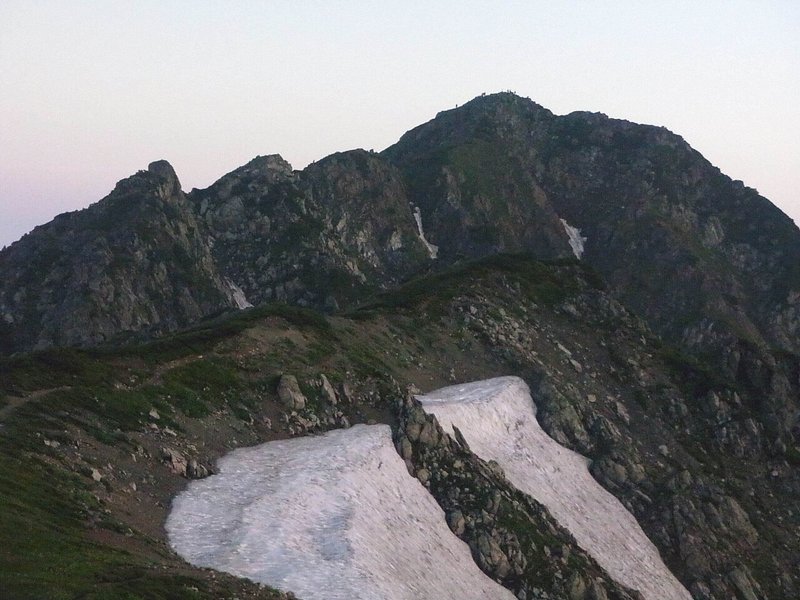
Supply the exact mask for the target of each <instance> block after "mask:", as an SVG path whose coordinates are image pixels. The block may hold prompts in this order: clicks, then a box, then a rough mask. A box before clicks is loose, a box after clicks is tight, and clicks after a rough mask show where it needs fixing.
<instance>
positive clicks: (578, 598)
mask: <svg viewBox="0 0 800 600" xmlns="http://www.w3.org/2000/svg"><path fill="white" fill-rule="evenodd" d="M567 590H568V593H569V600H585V598H586V590H587V587H586V581H584V579H583V577H581V575H580V573H577V572H573V573H572V574H571V575H570V577H569V581H568V582H567Z"/></svg>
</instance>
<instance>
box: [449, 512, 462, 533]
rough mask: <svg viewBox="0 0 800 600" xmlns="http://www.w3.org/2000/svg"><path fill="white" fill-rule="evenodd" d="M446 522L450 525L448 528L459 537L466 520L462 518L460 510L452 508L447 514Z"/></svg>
mask: <svg viewBox="0 0 800 600" xmlns="http://www.w3.org/2000/svg"><path fill="white" fill-rule="evenodd" d="M447 524H448V526H449V527H450V530H451V531H452V532H453V533H454V534H456V535H457V536H459V537H461V536H462V535H464V530H465V529H466V521H465V520H464V515H463V514H462V512H461V511H460V510H454V511H452V512H450V513H448V514H447Z"/></svg>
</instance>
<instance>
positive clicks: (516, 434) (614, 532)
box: [419, 223, 691, 600]
mask: <svg viewBox="0 0 800 600" xmlns="http://www.w3.org/2000/svg"><path fill="white" fill-rule="evenodd" d="M564 225H565V226H566V227H568V225H566V223H565V224H564ZM575 231H577V230H575ZM576 254H577V252H576ZM419 400H420V401H421V402H422V405H423V407H424V409H425V410H426V411H427V412H429V413H432V414H434V415H436V418H437V419H438V420H439V422H440V423H441V424H442V427H444V428H445V429H448V428H451V427H452V426H453V425H455V426H456V427H458V428H459V429H460V430H461V433H462V434H463V435H464V438H465V439H466V441H467V443H468V444H469V446H470V448H471V449H472V451H473V452H474V453H475V454H477V455H478V456H480V457H481V458H483V459H484V460H496V461H497V462H498V463H499V464H500V465H501V466H502V467H503V469H504V470H505V473H506V477H508V480H509V481H510V482H511V483H513V484H514V485H515V486H516V487H517V488H519V489H520V490H522V491H523V492H525V493H527V494H529V495H531V496H532V497H534V498H535V499H536V500H538V501H539V502H541V503H542V504H544V505H545V506H546V507H547V508H548V509H549V510H550V513H551V514H552V515H553V517H554V518H555V519H556V520H557V521H558V522H559V523H560V524H561V525H562V526H563V527H565V528H566V529H568V530H569V531H570V532H571V533H572V534H573V536H574V537H575V539H576V541H577V542H578V544H579V545H580V546H581V548H583V549H584V550H586V551H587V552H588V553H589V554H591V555H592V557H594V559H595V560H596V561H597V562H598V564H600V566H601V567H603V568H604V569H605V570H606V571H607V572H608V574H609V575H611V577H613V578H614V579H615V580H616V581H618V582H619V583H622V584H623V585H626V586H628V587H630V588H633V589H635V590H639V591H640V592H641V593H642V594H643V596H644V597H645V599H646V600H691V595H690V594H689V592H687V591H686V589H685V588H684V587H683V586H681V584H680V583H679V582H678V580H677V579H675V577H674V576H673V575H672V573H670V571H669V570H668V569H667V567H666V566H665V565H664V563H663V562H662V560H661V557H660V556H659V554H658V550H657V549H656V547H655V546H654V545H653V544H652V542H650V540H649V539H648V538H647V536H646V535H645V534H644V532H643V531H642V530H641V528H640V527H639V524H638V523H637V522H636V519H635V518H634V517H633V515H631V514H630V513H629V512H628V511H627V510H626V509H625V507H624V506H623V505H622V504H621V503H620V502H619V501H618V500H617V499H616V498H615V497H614V496H612V495H611V494H609V493H608V492H607V491H605V490H604V489H603V488H602V487H600V485H599V484H598V483H597V482H596V481H595V480H594V479H593V478H592V476H591V475H590V473H589V469H588V468H587V464H588V460H587V459H586V458H585V457H583V456H581V455H580V454H577V453H575V452H572V451H571V450H568V449H567V448H564V447H563V446H561V445H560V444H559V443H558V442H556V441H555V440H553V439H552V438H550V437H549V436H548V435H547V434H546V433H545V432H544V431H543V430H542V429H541V427H539V423H538V422H537V421H536V407H535V405H534V403H533V400H532V399H531V395H530V390H529V389H528V386H527V385H526V384H525V382H524V381H522V380H521V379H519V378H517V377H500V378H497V379H489V380H487V381H479V382H476V383H470V384H465V385H456V386H451V387H446V388H443V389H441V390H437V391H435V392H431V393H429V394H427V395H425V396H420V397H419Z"/></svg>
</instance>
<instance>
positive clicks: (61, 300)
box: [0, 161, 233, 349]
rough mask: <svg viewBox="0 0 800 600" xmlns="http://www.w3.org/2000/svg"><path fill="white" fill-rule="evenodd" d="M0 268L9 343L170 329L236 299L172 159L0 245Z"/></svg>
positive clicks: (0, 312) (0, 305) (81, 341)
mask: <svg viewBox="0 0 800 600" xmlns="http://www.w3.org/2000/svg"><path fill="white" fill-rule="evenodd" d="M0 273H2V275H1V276H0V279H2V284H0V320H2V321H3V322H4V325H5V326H6V329H5V331H4V332H3V331H0V338H3V339H0V346H3V345H5V346H6V348H7V349H21V348H27V349H30V348H45V347H49V346H53V345H67V346H70V345H87V344H97V343H100V342H104V341H107V340H110V339H112V338H114V337H115V336H117V335H118V334H120V333H121V332H126V331H141V330H152V331H155V332H157V331H169V330H174V329H177V328H178V327H183V326H186V325H188V324H190V323H193V322H195V321H197V320H199V319H200V318H202V317H204V316H207V315H209V314H211V313H214V312H218V311H220V310H223V309H225V308H228V307H231V306H233V303H232V299H231V295H230V291H229V289H228V287H227V286H226V285H225V283H224V282H223V280H222V278H221V277H220V275H219V273H218V270H217V267H216V265H215V263H214V260H213V258H212V256H211V252H210V250H209V247H208V245H207V243H206V239H205V236H204V235H203V234H202V230H201V227H200V225H199V222H198V220H197V219H196V217H195V215H194V213H193V211H192V210H191V206H190V205H189V203H188V202H187V200H186V197H185V196H184V195H183V193H182V192H181V191H180V183H179V182H178V178H177V177H176V176H175V172H174V171H173V170H172V167H171V166H170V165H169V164H168V163H167V162H165V161H158V162H155V163H152V164H151V165H150V167H149V169H148V170H147V171H140V172H139V173H137V174H136V175H133V176H132V177H129V178H128V179H125V180H123V181H120V182H119V183H118V184H117V186H116V187H115V188H114V191H112V192H111V194H109V195H108V196H107V197H106V198H104V199H103V200H101V201H100V202H98V203H96V204H94V205H92V206H90V207H89V208H87V209H86V210H84V211H78V212H74V213H66V214H63V215H60V216H58V217H56V219H54V220H53V221H52V222H51V223H49V224H47V225H43V226H41V227H37V228H36V229H34V230H33V231H32V232H31V233H29V234H28V235H26V236H25V237H24V238H23V239H22V240H20V241H19V242H17V243H15V244H12V245H11V246H10V247H9V248H7V249H6V250H5V251H3V252H2V253H0ZM3 333H5V336H3Z"/></svg>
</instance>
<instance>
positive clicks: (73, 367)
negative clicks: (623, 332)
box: [0, 256, 749, 598]
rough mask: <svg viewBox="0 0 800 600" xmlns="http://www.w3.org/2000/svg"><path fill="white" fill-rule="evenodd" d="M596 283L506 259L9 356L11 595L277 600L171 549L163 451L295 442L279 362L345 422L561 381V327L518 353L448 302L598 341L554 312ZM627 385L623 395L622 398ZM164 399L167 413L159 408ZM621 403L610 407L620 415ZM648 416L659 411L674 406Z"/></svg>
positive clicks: (7, 558)
mask: <svg viewBox="0 0 800 600" xmlns="http://www.w3.org/2000/svg"><path fill="white" fill-rule="evenodd" d="M578 280H582V281H583V283H582V284H580V285H578V284H577V283H576V282H577V281H578ZM587 285H588V286H589V287H590V288H597V287H600V286H601V284H600V282H599V281H598V280H597V279H596V276H594V275H593V274H592V273H591V272H589V271H586V270H585V269H584V268H583V267H582V266H580V265H578V264H575V263H572V262H566V263H558V264H554V265H544V264H542V263H536V262H533V261H530V260H528V259H526V258H524V257H518V256H501V257H495V258H492V259H490V260H484V261H478V262H476V263H469V264H465V265H461V266H456V267H455V268H453V269H451V270H450V271H448V272H446V273H443V274H439V275H433V276H428V277H425V278H422V279H418V280H414V281H411V282H409V283H408V284H407V285H405V286H404V287H403V288H402V289H400V290H398V291H396V292H393V293H392V294H388V295H386V296H383V297H379V298H377V299H376V300H375V301H374V302H372V303H370V304H369V305H367V306H365V307H364V308H363V309H362V310H359V311H355V312H354V313H352V314H350V315H347V316H343V317H336V318H325V317H323V316H321V315H319V314H318V313H315V312H312V311H307V310H303V309H298V308H293V307H287V306H276V305H271V306H265V307H261V308H258V309H252V310H249V311H246V312H242V313H238V314H236V315H233V316H227V317H221V318H219V319H217V320H215V321H212V322H208V323H204V324H201V325H199V326H197V327H195V328H193V329H191V330H188V331H185V332H183V333H181V334H178V335H174V336H170V337H166V338H163V339H161V340H158V341H155V342H152V343H148V344H143V345H142V344H140V345H129V346H125V347H120V348H105V349H100V350H93V351H78V350H52V351H48V352H43V353H37V354H32V355H26V356H22V357H18V358H14V359H6V360H2V361H0V397H3V398H4V399H5V407H6V408H2V406H3V404H0V514H1V515H3V517H2V519H0V542H2V544H0V548H2V549H0V597H4V598H5V597H9V598H76V597H82V598H97V597H108V598H125V597H129V598H186V597H198V598H219V597H234V596H236V597H239V598H248V597H252V598H256V597H259V598H273V597H277V596H276V595H275V593H273V592H272V591H269V590H266V589H262V588H259V587H257V586H254V585H249V584H247V583H246V582H242V581H240V580H236V579H234V578H231V577H227V576H224V575H222V574H219V573H216V574H215V573H212V572H209V571H206V570H201V569H194V568H192V567H190V566H188V565H186V564H185V563H184V562H183V561H182V560H180V559H179V558H178V557H176V556H175V555H174V554H173V553H172V552H171V551H170V550H169V548H168V546H167V545H166V543H165V535H164V532H163V519H164V518H165V516H166V511H167V509H168V506H169V501H170V498H171V497H172V496H173V495H174V494H175V493H176V492H177V491H179V490H180V489H181V488H182V487H183V485H184V484H185V480H183V479H181V478H179V477H177V476H175V475H173V474H171V473H170V472H169V471H168V470H167V469H166V468H165V467H164V466H163V464H162V462H161V460H160V456H159V449H160V448H161V447H163V446H165V445H169V446H172V447H178V448H180V449H181V450H182V451H184V452H185V453H190V454H192V455H193V456H196V457H197V458H198V459H204V460H205V462H206V463H207V464H213V460H214V459H215V458H216V457H218V456H220V455H221V454H223V453H225V452H227V451H228V450H229V449H231V448H233V447H236V446H241V445H251V444H254V443H258V442H260V441H265V440H269V439H275V438H280V437H286V436H287V435H289V433H288V431H287V426H286V425H285V424H283V421H282V420H281V415H282V411H281V409H280V406H279V405H278V403H277V398H276V394H275V383H276V381H277V378H278V376H279V375H280V374H281V373H284V372H291V373H293V374H295V375H297V376H298V379H299V380H300V382H301V385H302V386H303V387H304V391H306V392H307V394H308V395H309V398H310V400H311V405H312V407H313V408H314V409H318V410H322V408H324V407H323V406H322V404H321V403H320V400H319V396H318V394H317V392H316V391H315V389H314V388H313V386H311V387H309V385H310V382H312V381H313V380H314V379H315V378H316V377H318V375H319V373H325V374H326V375H327V376H328V378H329V379H330V380H331V381H332V382H333V383H334V384H338V383H341V382H347V383H349V384H350V385H351V387H353V389H354V395H355V396H356V397H357V400H356V402H355V403H354V404H352V405H347V406H342V405H340V407H339V408H341V409H342V410H343V412H345V413H346V415H347V417H348V419H349V420H350V422H352V423H355V422H366V421H369V420H379V421H380V420H384V421H385V420H388V419H390V418H391V416H390V414H389V411H388V410H387V407H386V406H385V404H384V403H383V400H382V398H383V397H385V394H386V393H387V392H389V391H391V390H396V389H397V388H398V385H399V387H404V386H405V385H406V384H408V383H415V384H416V385H418V386H419V387H420V388H423V390H425V389H434V388H436V387H440V386H442V385H446V384H448V383H450V382H452V381H453V380H459V381H468V380H473V379H479V378H483V377H488V376H494V375H499V374H509V373H516V374H520V375H523V376H525V377H537V376H538V375H537V373H541V372H542V369H543V368H545V366H546V370H547V371H549V372H550V373H551V374H552V377H553V379H554V381H558V378H559V377H561V376H562V372H565V371H563V369H564V367H563V366H561V363H558V365H557V366H556V361H561V362H563V361H564V360H565V358H564V356H563V355H561V353H560V351H559V350H555V351H553V352H554V353H552V354H548V352H550V350H548V348H552V347H553V344H552V343H551V341H548V340H550V338H551V337H552V336H551V335H550V333H548V334H547V335H548V338H547V339H545V337H544V334H543V332H539V331H533V330H530V331H528V332H527V337H526V338H525V341H524V343H523V345H525V344H529V342H530V343H533V344H534V345H533V347H535V348H536V350H537V352H538V354H536V355H535V358H531V356H527V357H523V356H520V354H519V353H516V354H515V353H514V352H509V351H508V348H507V346H506V345H505V344H498V343H497V340H495V339H493V338H492V337H491V336H490V335H488V334H487V331H486V330H485V328H484V329H481V327H477V328H476V327H475V326H474V325H465V324H464V323H465V321H462V316H460V315H461V314H462V313H458V312H457V311H455V308H454V306H455V305H456V304H459V305H460V306H461V308H460V309H459V310H463V308H464V306H466V305H464V300H465V298H466V299H467V300H469V302H476V303H478V302H484V301H487V299H488V304H487V305H485V306H481V307H480V309H481V311H480V315H479V316H481V317H482V318H484V319H485V322H486V325H487V327H489V326H493V324H494V323H500V322H503V321H504V320H507V319H506V317H505V315H506V314H509V315H513V314H518V315H522V312H520V310H521V309H520V305H521V304H524V303H527V304H528V305H529V306H535V305H538V306H539V307H540V308H541V309H543V313H542V314H544V313H546V314H547V315H550V316H547V317H546V319H548V320H549V321H547V322H551V323H556V322H558V323H561V325H558V327H559V328H561V329H558V328H557V329H555V330H554V333H555V334H557V337H556V338H554V339H562V340H567V339H572V338H571V337H567V336H574V335H576V332H577V333H579V334H580V336H581V338H580V339H582V340H583V342H582V343H583V344H585V345H586V347H587V348H588V347H589V346H590V345H592V344H596V342H599V340H600V338H601V337H602V336H605V337H606V338H607V339H609V340H611V339H612V338H611V336H612V335H617V333H618V332H615V331H608V330H603V329H602V327H601V328H600V329H598V328H597V326H594V327H593V328H592V330H591V331H583V330H581V329H578V330H576V329H575V327H576V325H575V324H574V323H571V321H570V318H569V317H568V316H565V315H562V316H557V315H559V314H560V312H559V311H560V308H558V307H559V306H560V305H561V304H562V303H563V302H564V300H569V299H570V298H571V296H572V295H573V294H575V293H576V291H577V290H578V288H580V287H581V286H583V287H584V288H585V287H586V286H587ZM520 300H524V302H523V301H520ZM535 310H536V311H539V310H540V309H535ZM537 314H539V313H537ZM577 326H578V327H582V326H581V325H580V324H578V325H577ZM584 329H585V327H584ZM540 334H541V335H540ZM537 336H538V337H537ZM613 339H615V340H616V338H613ZM636 339H638V334H637V335H636ZM531 340H533V341H532V342H531ZM628 342H630V340H628ZM615 343H616V341H615ZM630 343H638V342H636V341H635V340H634V342H630ZM537 344H538V345H537ZM601 346H602V347H601ZM595 351H596V352H598V353H599V354H598V356H597V357H596V360H601V359H602V360H604V361H608V356H609V353H610V352H611V350H605V345H603V344H600V345H597V347H596V349H595ZM603 357H606V358H603ZM612 358H613V357H612ZM656 358H657V359H658V356H657V357H656ZM668 358H669V360H662V362H661V365H662V366H661V367H660V368H661V369H662V373H663V374H665V375H663V377H665V378H668V377H669V375H668V374H669V373H670V369H672V370H675V371H678V372H680V370H681V369H683V370H685V369H689V368H690V367H691V369H693V370H694V371H696V366H693V365H688V364H685V363H684V362H682V361H681V360H679V359H680V357H678V358H676V357H675V356H673V355H671V354H670V355H669V356H668ZM581 360H584V359H583V358H582V359H581ZM589 360H593V359H591V358H589V357H587V358H586V359H585V360H584V368H585V370H586V371H589V370H590V367H589V366H587V361H589ZM531 361H533V362H536V363H537V364H539V365H540V366H539V367H536V366H535V365H534V364H533V363H532V362H531ZM623 366H624V365H623ZM570 368H571V367H570V366H569V364H567V365H566V369H570ZM594 368H595V369H598V373H596V374H597V375H598V378H597V380H596V381H592V380H588V381H589V384H591V385H597V386H600V385H608V386H611V385H617V384H616V383H613V382H614V381H616V380H617V379H619V378H620V377H621V373H623V372H622V371H621V370H620V368H621V367H620V366H619V365H617V369H616V370H615V369H613V368H612V369H610V371H609V372H608V376H606V375H604V374H603V372H602V371H601V369H608V367H607V366H604V365H603V364H601V363H599V362H598V363H597V364H596V365H595V367H594ZM694 371H693V372H694ZM623 374H624V373H623ZM605 379H607V380H608V382H610V383H603V381H605ZM529 381H530V379H529ZM567 381H568V380H567ZM565 387H569V386H568V385H565ZM609 389H610V388H609ZM619 389H620V390H621V391H623V392H624V393H623V396H622V399H623V401H624V400H625V397H624V394H625V393H628V392H625V391H624V389H623V387H619ZM631 395H632V396H635V397H636V400H641V397H642V395H641V394H631ZM584 397H585V394H584ZM603 397H604V396H603V395H599V398H600V399H601V401H602V399H603ZM632 406H633V405H632V404H631V403H628V408H629V410H635V408H632ZM154 408H155V409H156V411H157V412H158V414H159V417H158V420H157V421H156V422H154V421H153V418H152V417H150V416H149V413H150V411H151V410H152V409H154ZM545 408H546V407H545ZM612 408H613V407H612V406H609V407H608V411H606V414H607V415H608V417H609V418H612V419H613V418H615V417H614V416H613V412H611V410H612ZM647 408H648V410H649V411H651V412H652V414H651V415H648V417H656V416H657V415H656V412H653V411H660V410H664V408H659V407H657V406H655V405H654V406H653V407H647ZM591 410H594V411H596V412H598V413H599V412H601V411H602V410H605V407H600V406H599V405H594V406H593V407H591ZM634 416H635V413H634ZM265 417H267V418H270V419H271V420H272V423H273V425H272V427H271V428H269V427H266V426H265V425H264V418H265ZM648 420H649V418H648ZM640 421H641V419H640ZM616 422H617V424H618V425H619V426H622V425H621V424H620V422H619V420H618V419H617V421H616ZM641 422H642V423H645V421H641ZM654 423H655V421H654ZM656 425H657V426H659V427H660V425H658V423H656ZM154 426H156V429H154ZM173 433H174V435H173ZM45 442H47V444H49V445H46V444H45ZM54 442H55V443H57V447H55V446H54V445H53V444H54ZM655 443H656V442H655V441H654V442H653V444H655ZM193 449H194V450H193ZM706 458H708V457H706ZM722 462H724V461H722ZM722 462H720V463H719V464H718V465H714V466H713V468H715V469H719V470H720V477H723V479H722V480H723V481H724V477H725V476H730V475H731V473H730V471H729V470H728V467H726V466H725V465H723V464H722ZM734 467H736V468H740V466H739V465H738V464H737V465H734ZM709 468H712V467H711V466H709ZM92 469H97V470H98V471H99V472H100V473H101V475H102V480H101V481H99V482H98V481H95V480H94V479H93V478H92ZM747 476H749V473H744V472H743V474H742V477H747ZM134 483H135V484H136V485H137V489H136V490H135V491H131V490H132V488H131V484H134Z"/></svg>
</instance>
